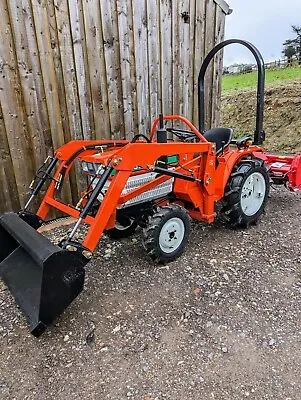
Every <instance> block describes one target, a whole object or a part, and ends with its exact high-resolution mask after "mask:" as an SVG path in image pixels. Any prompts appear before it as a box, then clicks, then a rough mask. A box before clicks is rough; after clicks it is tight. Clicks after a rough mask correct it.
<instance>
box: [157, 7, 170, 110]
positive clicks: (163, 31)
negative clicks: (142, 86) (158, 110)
mask: <svg viewBox="0 0 301 400" xmlns="http://www.w3.org/2000/svg"><path fill="white" fill-rule="evenodd" d="M159 18H160V44H161V46H160V50H161V61H160V63H161V97H162V112H163V114H173V101H172V99H173V67H172V59H173V34H172V26H173V19H172V3H171V2H170V0H161V3H160V15H159Z"/></svg>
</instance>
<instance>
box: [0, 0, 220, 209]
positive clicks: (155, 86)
mask: <svg viewBox="0 0 301 400" xmlns="http://www.w3.org/2000/svg"><path fill="white" fill-rule="evenodd" d="M225 4H226V3H225V2H224V1H223V0H176V1H170V0H111V1H103V0H2V3H1V21H0V184H1V189H0V211H1V212H3V211H7V210H17V209H19V208H20V207H21V206H23V205H24V203H25V201H26V199H27V198H28V195H29V189H28V186H29V183H30V181H31V180H32V177H33V175H34V172H35V170H36V169H37V168H38V167H39V166H40V165H41V164H42V162H43V160H44V159H45V158H46V156H47V155H49V154H52V153H53V149H54V148H57V147H59V146H61V145H62V144H63V143H65V142H67V141H68V140H70V139H83V138H85V139H90V138H109V137H113V138H117V137H121V138H124V137H131V136H132V135H133V134H134V133H137V132H141V133H148V131H149V129H150V123H151V121H152V120H153V119H154V118H155V117H156V116H157V115H158V113H159V112H161V111H163V112H164V113H166V114H172V113H174V114H178V113H180V114H182V115H184V116H186V117H187V118H189V119H191V120H192V121H194V123H195V124H197V94H196V93H197V92H196V81H197V74H198V71H199V68H200V65H201V62H202V60H203V58H204V55H205V54H207V52H208V51H209V50H210V49H211V48H212V47H213V46H214V44H216V43H218V42H220V41H221V40H222V39H223V36H224V23H225V8H224V5H225ZM221 71H222V53H220V54H219V55H218V56H217V57H216V60H215V64H212V65H211V66H210V68H209V70H208V76H207V93H206V95H207V102H206V104H207V116H208V119H207V126H210V125H215V124H218V121H219V93H220V75H221ZM77 182H78V179H77V178H76V175H74V176H73V177H72V179H71V188H70V187H69V188H67V191H66V193H65V198H66V200H71V199H72V197H74V196H75V195H76V193H77V189H78V188H77Z"/></svg>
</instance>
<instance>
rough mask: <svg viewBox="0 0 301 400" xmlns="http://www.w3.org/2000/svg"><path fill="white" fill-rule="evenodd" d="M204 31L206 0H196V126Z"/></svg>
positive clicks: (194, 115) (194, 106)
mask: <svg viewBox="0 0 301 400" xmlns="http://www.w3.org/2000/svg"><path fill="white" fill-rule="evenodd" d="M205 32H206V0H196V18H195V35H194V76H195V79H194V81H195V82H194V85H195V89H194V96H193V119H192V120H193V123H194V125H195V126H197V127H198V128H199V126H198V122H199V119H198V118H199V108H198V86H197V81H198V75H199V72H200V68H201V65H202V62H203V61H204V56H205V43H204V40H205Z"/></svg>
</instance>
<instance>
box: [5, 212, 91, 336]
mask: <svg viewBox="0 0 301 400" xmlns="http://www.w3.org/2000/svg"><path fill="white" fill-rule="evenodd" d="M0 249H1V250H0V257H1V258H0V277H1V279H2V280H3V281H4V282H5V284H6V285H7V286H8V288H9V289H10V291H11V293H12V295H13V296H14V298H15V300H16V302H17V304H18V305H19V307H20V308H21V310H22V311H23V313H24V315H25V316H26V318H27V320H28V322H29V324H30V327H31V333H32V334H33V335H34V336H36V337H38V336H40V335H41V334H42V333H43V332H44V331H45V330H46V328H47V326H49V325H50V324H52V323H53V322H54V320H55V319H56V318H57V317H58V316H59V315H60V314H61V313H62V312H63V311H64V310H65V309H66V308H67V307H68V305H69V304H70V303H71V302H72V301H73V300H74V299H75V298H76V297H77V296H78V294H79V293H80V292H81V291H82V290H83V286H84V277H85V270H84V266H85V265H86V264H87V262H88V260H87V259H86V258H85V257H83V256H82V255H81V254H77V253H71V252H69V251H67V250H64V249H61V248H60V247H58V246H56V245H54V244H52V243H51V242H50V241H49V240H48V239H47V238H46V237H44V236H43V235H41V234H40V233H38V232H37V231H36V230H35V229H33V228H32V227H31V226H29V225H28V224H27V223H26V222H25V221H23V220H22V219H21V218H20V217H19V216H18V215H17V214H14V213H6V214H4V215H2V216H1V217H0Z"/></svg>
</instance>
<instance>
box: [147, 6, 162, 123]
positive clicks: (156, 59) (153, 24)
mask: <svg viewBox="0 0 301 400" xmlns="http://www.w3.org/2000/svg"><path fill="white" fill-rule="evenodd" d="M147 18H148V21H147V26H148V28H147V31H148V37H147V44H148V65H149V71H148V76H149V93H150V96H149V107H150V112H149V118H150V120H151V121H154V120H155V119H156V118H157V117H158V115H159V113H160V112H161V111H162V96H161V85H160V46H159V43H160V41H159V23H158V21H159V0H147Z"/></svg>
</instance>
